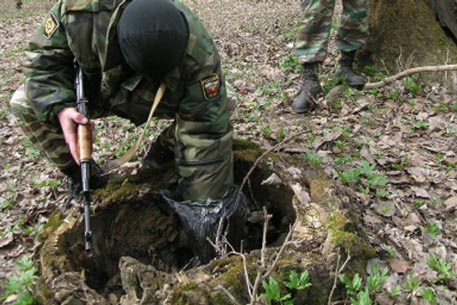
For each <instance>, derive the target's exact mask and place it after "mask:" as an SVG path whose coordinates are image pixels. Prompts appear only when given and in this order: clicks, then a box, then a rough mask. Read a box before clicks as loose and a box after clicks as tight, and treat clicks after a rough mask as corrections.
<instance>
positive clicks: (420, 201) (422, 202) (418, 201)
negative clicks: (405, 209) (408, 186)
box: [413, 198, 426, 209]
mask: <svg viewBox="0 0 457 305" xmlns="http://www.w3.org/2000/svg"><path fill="white" fill-rule="evenodd" d="M413 204H414V206H415V207H416V208H418V209H419V208H421V207H423V206H424V205H425V204H426V201H425V199H420V198H417V199H414V202H413Z"/></svg>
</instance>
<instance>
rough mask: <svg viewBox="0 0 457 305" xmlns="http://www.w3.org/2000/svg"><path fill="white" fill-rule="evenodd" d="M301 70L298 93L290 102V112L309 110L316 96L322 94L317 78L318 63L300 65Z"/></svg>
mask: <svg viewBox="0 0 457 305" xmlns="http://www.w3.org/2000/svg"><path fill="white" fill-rule="evenodd" d="M302 68H303V73H302V78H301V81H300V91H299V92H298V94H297V95H296V96H295V97H294V99H293V101H292V110H293V111H294V112H296V113H303V112H305V111H307V110H310V109H311V108H312V107H313V104H314V101H315V100H316V98H317V96H318V95H319V94H321V93H322V87H321V84H320V83H319V79H318V76H317V70H318V69H319V63H306V64H303V65H302Z"/></svg>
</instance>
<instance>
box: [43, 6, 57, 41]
mask: <svg viewBox="0 0 457 305" xmlns="http://www.w3.org/2000/svg"><path fill="white" fill-rule="evenodd" d="M59 27H60V23H59V20H57V17H56V15H54V13H53V12H50V13H49V14H48V16H47V17H46V21H45V22H44V37H45V38H46V39H51V37H52V36H53V35H54V33H55V32H56V31H57V29H58V28H59Z"/></svg>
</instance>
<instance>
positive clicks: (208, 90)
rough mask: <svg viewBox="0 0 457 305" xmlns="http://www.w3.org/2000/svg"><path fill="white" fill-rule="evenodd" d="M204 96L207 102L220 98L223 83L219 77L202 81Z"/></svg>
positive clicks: (213, 76) (215, 76)
mask: <svg viewBox="0 0 457 305" xmlns="http://www.w3.org/2000/svg"><path fill="white" fill-rule="evenodd" d="M200 84H201V86H202V91H203V96H204V97H205V99H206V100H209V99H211V98H215V97H217V96H219V94H220V91H221V81H220V79H219V75H217V74H214V75H211V76H210V77H208V78H205V79H202V80H201V81H200Z"/></svg>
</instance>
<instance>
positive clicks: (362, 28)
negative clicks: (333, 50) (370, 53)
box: [336, 0, 369, 52]
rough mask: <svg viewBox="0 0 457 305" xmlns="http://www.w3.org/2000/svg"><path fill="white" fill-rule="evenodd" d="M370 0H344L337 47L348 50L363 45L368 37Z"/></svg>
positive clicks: (337, 35)
mask: <svg viewBox="0 0 457 305" xmlns="http://www.w3.org/2000/svg"><path fill="white" fill-rule="evenodd" d="M368 35H369V32H368V0H343V12H342V14H341V24H340V27H339V28H338V32H337V34H336V47H337V48H338V49H339V50H340V51H344V52H348V51H353V50H357V49H359V48H361V47H363V46H364V45H365V44H366V42H367V39H368Z"/></svg>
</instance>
